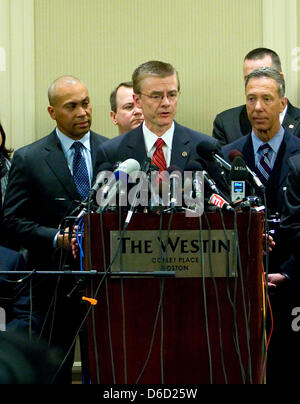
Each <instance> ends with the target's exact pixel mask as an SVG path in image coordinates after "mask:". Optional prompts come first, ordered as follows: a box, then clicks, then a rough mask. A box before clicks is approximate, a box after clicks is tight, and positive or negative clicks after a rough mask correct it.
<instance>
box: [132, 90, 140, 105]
mask: <svg viewBox="0 0 300 404" xmlns="http://www.w3.org/2000/svg"><path fill="white" fill-rule="evenodd" d="M132 97H133V101H134V104H135V105H136V106H137V107H138V108H142V107H141V97H140V95H139V94H135V93H133V94H132Z"/></svg>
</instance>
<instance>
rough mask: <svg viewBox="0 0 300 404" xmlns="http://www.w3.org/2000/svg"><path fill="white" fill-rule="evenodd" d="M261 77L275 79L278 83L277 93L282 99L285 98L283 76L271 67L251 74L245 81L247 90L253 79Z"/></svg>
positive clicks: (262, 68)
mask: <svg viewBox="0 0 300 404" xmlns="http://www.w3.org/2000/svg"><path fill="white" fill-rule="evenodd" d="M261 77H268V78H270V79H273V80H275V81H276V83H277V91H278V95H279V97H280V98H282V97H284V94H285V81H284V78H283V77H282V75H281V74H280V73H279V72H278V70H276V69H272V68H271V67H261V68H260V69H257V70H254V71H253V72H251V73H250V74H249V75H248V76H247V78H246V81H245V88H246V87H247V85H248V83H249V81H250V80H251V79H258V78H261Z"/></svg>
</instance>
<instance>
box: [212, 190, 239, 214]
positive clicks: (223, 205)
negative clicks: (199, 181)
mask: <svg viewBox="0 0 300 404" xmlns="http://www.w3.org/2000/svg"><path fill="white" fill-rule="evenodd" d="M208 203H209V205H213V206H216V207H217V208H220V209H224V210H228V211H230V212H233V211H234V209H233V207H232V206H231V205H230V203H229V202H227V201H226V200H225V199H224V198H222V196H220V195H218V194H212V195H211V197H210V198H209V201H208Z"/></svg>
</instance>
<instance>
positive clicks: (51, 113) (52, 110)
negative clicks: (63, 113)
mask: <svg viewBox="0 0 300 404" xmlns="http://www.w3.org/2000/svg"><path fill="white" fill-rule="evenodd" d="M47 109H48V112H49V115H50V116H51V118H52V119H54V121H56V116H55V110H54V108H53V107H52V106H51V105H49V107H48V108H47Z"/></svg>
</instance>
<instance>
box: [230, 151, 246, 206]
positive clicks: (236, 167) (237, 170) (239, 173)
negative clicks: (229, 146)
mask: <svg viewBox="0 0 300 404" xmlns="http://www.w3.org/2000/svg"><path fill="white" fill-rule="evenodd" d="M247 179H248V170H247V166H246V163H245V161H244V160H243V159H242V158H241V157H240V156H237V157H235V158H234V159H233V162H232V166H231V170H230V174H229V180H230V181H231V201H232V202H235V201H237V200H240V199H243V198H245V193H246V192H245V185H246V180H247Z"/></svg>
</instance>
